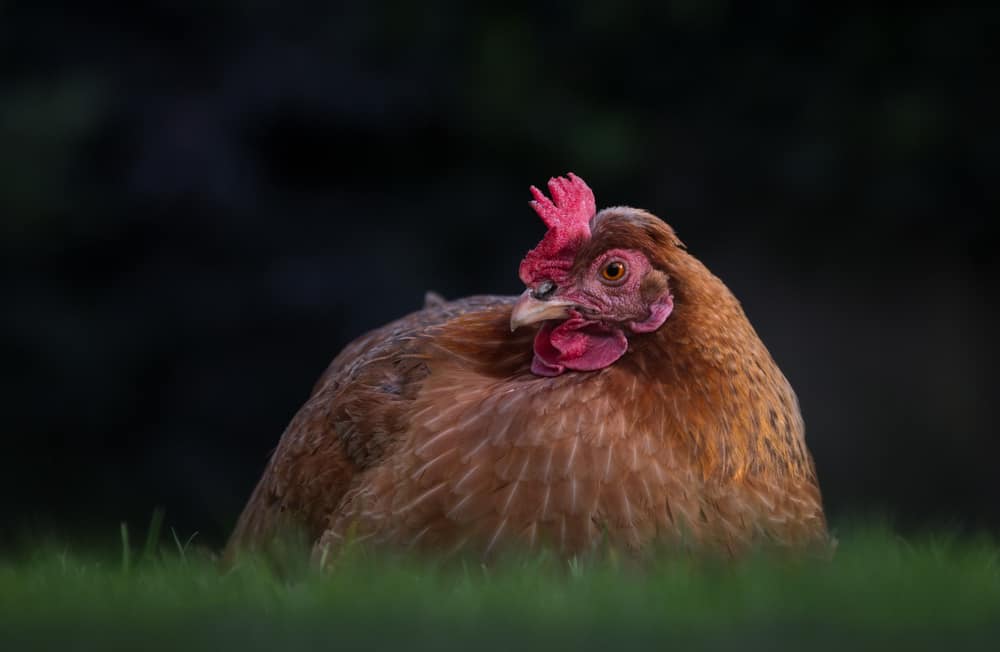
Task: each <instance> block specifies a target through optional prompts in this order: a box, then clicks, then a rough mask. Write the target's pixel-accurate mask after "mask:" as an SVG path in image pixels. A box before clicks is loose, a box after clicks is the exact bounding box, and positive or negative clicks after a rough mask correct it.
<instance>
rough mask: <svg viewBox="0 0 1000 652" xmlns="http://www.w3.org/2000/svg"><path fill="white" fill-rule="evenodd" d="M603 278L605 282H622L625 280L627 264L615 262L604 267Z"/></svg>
mask: <svg viewBox="0 0 1000 652" xmlns="http://www.w3.org/2000/svg"><path fill="white" fill-rule="evenodd" d="M601 277H602V278H604V280H605V281H612V282H614V281H620V280H622V279H623V278H625V263H623V262H621V261H620V260H615V261H612V262H610V263H608V264H607V265H605V266H604V269H602V270H601Z"/></svg>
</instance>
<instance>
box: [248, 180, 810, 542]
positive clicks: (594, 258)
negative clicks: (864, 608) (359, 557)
mask: <svg viewBox="0 0 1000 652" xmlns="http://www.w3.org/2000/svg"><path fill="white" fill-rule="evenodd" d="M548 188H549V192H550V195H551V199H549V198H547V197H546V196H545V195H544V194H543V193H542V192H540V191H539V190H538V189H537V188H535V187H532V188H531V192H532V194H533V196H534V201H532V202H531V205H532V207H533V208H534V210H535V212H537V213H538V215H539V216H540V217H541V218H542V220H543V221H544V222H545V224H546V225H547V227H548V231H547V233H546V235H545V237H544V239H543V240H542V241H541V243H540V244H539V245H538V246H537V247H535V249H533V250H532V251H530V252H529V253H528V254H527V256H526V257H525V258H524V260H523V261H522V263H521V265H520V270H519V274H520V277H521V280H522V281H523V282H524V283H525V285H526V286H527V289H526V290H525V291H524V293H523V294H522V295H520V296H519V297H497V296H475V297H469V298H466V299H460V300H457V301H444V300H443V299H441V298H440V297H437V296H434V295H429V297H428V300H427V304H428V305H427V306H426V307H425V308H424V309H423V310H420V311H418V312H415V313H413V314H410V315H408V316H406V317H403V318H402V319H400V320H398V321H396V322H393V323H391V324H389V325H387V326H384V327H382V328H379V329H377V330H375V331H372V332H370V333H368V334H366V335H364V336H362V337H360V338H359V339H357V340H356V341H354V342H353V343H351V344H350V345H349V346H347V348H345V349H344V350H343V351H342V352H341V353H340V354H339V355H338V356H337V357H336V358H335V359H334V361H333V362H332V364H331V365H330V366H329V368H328V369H327V370H326V372H325V373H324V374H323V376H322V377H321V378H320V380H319V381H318V383H317V384H316V386H315V388H314V390H313V392H312V395H311V396H310V397H309V399H308V401H307V402H306V403H305V405H304V406H303V407H302V408H301V409H300V411H299V412H298V414H296V415H295V417H294V419H293V420H292V422H291V424H290V425H289V426H288V428H287V430H286V431H285V433H284V435H283V436H282V438H281V442H280V443H279V445H278V447H277V449H276V451H275V452H274V454H273V456H272V457H271V459H270V462H269V464H268V465H267V468H266V470H265V471H264V475H263V477H262V478H261V480H260V482H259V484H258V485H257V487H256V489H255V491H254V492H253V494H252V496H251V497H250V500H249V502H248V504H247V506H246V508H245V510H244V511H243V514H242V516H241V517H240V519H239V522H238V523H237V526H236V528H235V531H234V533H233V535H232V537H231V539H230V543H229V546H228V554H229V555H233V554H235V553H236V552H238V551H240V550H244V549H255V548H260V547H262V546H265V545H266V544H267V542H268V541H270V540H271V539H272V538H273V537H275V536H276V535H278V534H280V533H281V532H282V531H284V530H285V529H286V528H291V527H297V528H300V529H301V530H302V531H304V532H305V533H306V535H307V536H308V538H309V541H310V542H311V543H313V545H314V551H329V550H331V549H334V548H336V547H337V546H338V545H340V544H342V543H343V542H344V541H345V540H347V539H352V540H356V541H367V542H369V543H371V544H376V545H388V546H392V547H394V548H405V549H409V548H415V549H420V550H429V551H434V552H436V553H441V554H448V553H452V552H455V551H465V552H469V551H471V552H472V553H473V554H478V555H482V556H483V557H486V558H489V557H491V556H492V555H494V554H496V552H497V551H499V550H501V549H505V548H511V547H515V548H521V549H525V548H527V549H530V548H539V547H542V546H545V547H548V548H551V549H554V550H556V551H558V552H559V553H561V554H563V555H566V556H569V555H576V554H580V553H583V552H586V551H588V550H590V549H593V548H595V547H596V546H598V545H599V544H600V543H601V542H606V544H608V545H611V546H614V547H617V548H621V549H624V550H627V551H635V552H639V551H644V550H650V549H652V548H654V547H660V544H677V545H680V546H683V547H685V548H687V549H692V550H714V551H721V552H722V553H723V554H731V555H736V554H739V553H740V552H742V551H745V550H747V549H749V548H751V547H753V546H756V545H758V544H773V545H778V546H781V547H786V548H792V549H796V550H801V549H811V548H813V547H817V546H818V547H820V548H823V547H825V545H826V544H827V542H828V535H827V528H826V520H825V516H824V513H823V507H822V501H821V497H820V490H819V486H818V483H817V479H816V473H815V469H814V465H813V461H812V458H811V456H810V453H809V451H808V449H807V448H806V443H805V439H804V426H803V421H802V417H801V415H800V412H799V407H798V402H797V399H796V396H795V394H794V392H793V391H792V388H791V386H790V385H789V383H788V381H787V380H786V379H785V377H784V375H783V374H782V373H781V371H780V370H779V369H778V367H777V365H776V364H775V362H774V360H773V359H772V358H771V355H770V354H769V353H768V351H767V349H766V348H765V346H764V344H763V343H762V342H761V340H760V339H759V337H758V336H757V334H756V332H755V331H754V329H753V328H752V327H751V325H750V323H749V322H748V320H747V318H746V316H745V315H744V313H743V310H742V309H741V307H740V304H739V302H738V301H737V300H736V299H735V298H734V297H733V295H732V294H731V293H730V291H729V290H728V289H727V288H726V286H725V285H724V284H723V283H722V281H720V280H719V279H718V278H717V277H715V276H714V275H712V274H711V273H710V272H709V271H708V270H707V269H706V268H705V267H704V266H703V265H702V264H701V263H700V262H699V261H698V260H697V259H695V258H694V257H693V256H691V255H690V254H689V253H687V251H686V249H685V247H684V245H683V244H682V243H681V241H680V240H679V239H678V238H677V236H676V235H675V234H674V231H673V229H671V227H670V226H668V225H667V224H665V223H664V222H662V221H661V220H660V219H658V218H657V217H655V216H654V215H652V214H650V213H648V212H646V211H644V210H639V209H635V208H628V207H613V208H606V209H604V210H601V211H600V212H598V211H597V210H596V204H595V201H594V196H593V193H592V192H591V190H590V188H589V187H588V186H587V185H586V184H585V183H584V182H583V180H581V179H580V178H579V177H577V176H575V175H573V174H569V176H568V177H567V178H555V179H551V180H550V181H549V184H548Z"/></svg>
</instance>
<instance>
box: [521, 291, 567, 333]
mask: <svg viewBox="0 0 1000 652" xmlns="http://www.w3.org/2000/svg"><path fill="white" fill-rule="evenodd" d="M575 305H576V304H575V303H573V302H572V301H563V300H562V299H549V300H548V301H540V300H539V299H536V298H535V297H533V296H531V290H525V291H524V294H522V295H521V298H519V299H518V300H517V303H515V304H514V309H513V310H511V311H510V330H511V332H514V331H516V330H517V329H518V328H520V327H521V326H527V325H528V324H534V323H536V322H540V321H545V320H546V319H565V318H566V317H569V311H570V309H571V308H573V307H574V306H575Z"/></svg>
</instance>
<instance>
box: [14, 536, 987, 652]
mask: <svg viewBox="0 0 1000 652" xmlns="http://www.w3.org/2000/svg"><path fill="white" fill-rule="evenodd" d="M154 531H155V528H154ZM123 534H124V535H126V536H125V537H124V540H123V543H125V545H123V547H122V548H121V549H119V550H116V551H115V552H114V553H113V554H107V555H100V554H88V553H83V552H79V551H76V552H74V550H73V548H72V547H59V546H51V545H47V546H41V547H38V548H36V549H34V550H31V551H28V552H25V553H24V554H22V555H17V556H13V557H8V558H6V559H3V560H0V649H2V650H20V649H25V650H36V649H60V650H108V649H127V650H150V649H176V650H198V649H214V650H218V649H240V650H292V649H354V648H359V649H387V648H392V649H405V650H413V649H474V650H476V652H484V651H486V650H512V649H513V650H517V651H518V652H520V650H522V649H527V648H533V647H542V646H544V647H546V648H547V649H555V650H563V649H568V650H577V649H593V650H607V649H611V650H615V649H616V648H622V647H623V646H629V647H632V646H640V645H641V646H642V647H645V648H661V649H666V648H668V647H670V648H674V649H682V650H683V649H693V648H697V649H706V648H708V649H739V650H752V649H761V650H771V649H775V648H776V647H783V648H791V649H809V650H816V649H844V648H845V647H848V646H850V647H852V648H864V649H885V648H884V647H883V646H884V645H885V644H886V643H888V642H890V641H892V642H894V643H896V644H905V645H906V647H907V649H941V648H942V647H945V646H947V647H949V648H952V649H968V648H978V649H1000V644H997V643H994V644H991V639H995V640H996V641H1000V567H998V553H1000V548H998V547H997V546H996V545H995V544H994V543H993V542H991V541H989V540H986V539H978V540H977V539H969V538H959V537H950V536H939V537H923V538H919V539H911V540H906V539H903V538H901V537H898V536H896V535H894V534H893V533H892V532H890V531H889V530H888V529H885V528H854V529H852V530H850V531H847V532H841V533H840V534H839V538H840V545H839V548H838V551H837V554H836V555H835V557H834V558H833V560H832V561H817V560H789V559H780V558H776V557H774V556H771V555H767V554H760V555H756V556H752V557H751V558H748V559H746V560H743V561H741V562H738V563H720V562H718V561H706V560H694V559H690V558H678V557H677V556H666V555H664V556H663V557H662V558H657V559H654V560H652V561H650V562H647V563H646V564H644V565H642V566H636V565H635V564H633V563H631V562H629V561H626V560H623V559H622V558H620V557H616V556H614V555H607V554H604V555H602V556H601V557H600V558H594V559H585V560H576V561H573V562H564V561H559V560H557V559H556V558H554V557H552V556H548V555H545V554H542V555H538V556H534V557H531V558H519V559H513V558H511V559H504V560H500V561H498V562H497V563H496V564H494V565H491V566H489V567H484V566H482V565H480V564H478V563H475V562H472V561H465V562H462V561H453V562H449V563H436V562H433V561H431V560H427V559H417V558H413V557H402V556H397V555H389V554H386V553H373V552H371V551H365V550H362V549H353V550H350V551H348V552H347V553H344V554H343V555H341V556H340V557H338V558H337V559H335V560H334V563H333V564H332V568H331V570H329V571H327V572H325V573H319V572H317V571H315V570H313V569H312V568H311V567H310V566H309V565H308V561H307V560H306V559H304V558H301V559H299V558H296V557H294V556H290V557H289V559H291V560H292V561H291V562H288V561H286V565H285V568H284V570H283V572H281V573H280V574H279V573H275V572H273V571H272V570H270V569H269V566H268V565H266V564H264V563H262V562H260V561H259V560H244V561H243V562H241V563H240V564H238V565H237V566H236V567H235V568H232V569H230V570H227V571H224V572H223V571H221V570H220V569H219V567H218V565H217V564H216V563H215V562H214V560H213V559H212V558H211V556H209V555H208V554H206V553H205V552H204V551H199V550H197V549H196V548H194V547H193V546H186V545H185V544H184V543H183V542H181V541H180V540H176V539H174V538H173V537H171V536H170V535H168V536H166V537H164V539H165V541H166V542H168V543H164V544H162V545H161V544H159V543H157V542H156V539H157V537H150V539H149V540H148V541H147V542H146V544H145V545H138V546H136V545H127V532H125V531H123ZM139 543H141V542H139Z"/></svg>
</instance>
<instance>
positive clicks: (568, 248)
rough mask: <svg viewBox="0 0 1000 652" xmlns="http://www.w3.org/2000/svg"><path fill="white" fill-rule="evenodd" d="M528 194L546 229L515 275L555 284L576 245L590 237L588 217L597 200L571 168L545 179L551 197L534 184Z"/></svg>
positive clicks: (529, 282)
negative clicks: (567, 172) (568, 171)
mask: <svg viewBox="0 0 1000 652" xmlns="http://www.w3.org/2000/svg"><path fill="white" fill-rule="evenodd" d="M531 194H532V196H533V197H534V198H535V199H534V201H532V202H531V207H532V208H533V209H535V212H536V213H538V217H540V218H542V221H543V222H545V226H547V227H549V230H548V232H547V233H546V234H545V237H544V238H542V241H541V242H539V243H538V246H537V247H535V248H534V249H532V250H531V251H529V252H528V255H527V256H525V257H524V260H523V261H521V268H520V270H519V275H520V277H521V280H522V281H524V283H525V285H532V284H534V282H536V281H541V280H546V279H548V280H552V281H554V282H555V283H557V284H558V283H559V282H560V281H561V280H563V279H564V278H565V277H566V272H567V271H568V270H569V268H570V267H572V266H573V256H574V254H575V253H576V249H577V248H578V247H579V246H580V244H581V243H583V242H584V241H586V240H587V239H588V238H590V218H591V217H593V216H594V213H596V212H597V203H596V202H595V201H594V193H593V191H591V189H590V188H589V187H588V186H587V184H586V183H584V181H583V179H581V178H580V177H578V176H576V175H575V174H573V173H572V172H570V173H569V174H568V175H567V177H554V178H552V179H549V194H550V195H552V199H549V198H548V197H546V196H545V195H544V194H542V191H541V190H539V189H538V188H536V187H535V186H531Z"/></svg>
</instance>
